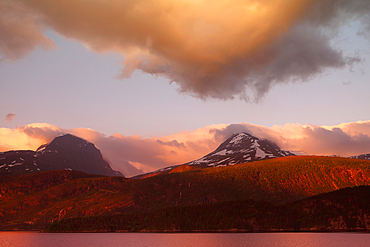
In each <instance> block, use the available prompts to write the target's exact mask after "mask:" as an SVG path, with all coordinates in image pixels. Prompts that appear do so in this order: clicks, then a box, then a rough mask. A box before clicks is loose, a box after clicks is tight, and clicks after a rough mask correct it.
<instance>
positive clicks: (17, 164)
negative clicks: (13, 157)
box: [9, 163, 23, 167]
mask: <svg viewBox="0 0 370 247" xmlns="http://www.w3.org/2000/svg"><path fill="white" fill-rule="evenodd" d="M20 165H23V163H15V164H13V163H12V164H10V165H9V167H13V166H20Z"/></svg>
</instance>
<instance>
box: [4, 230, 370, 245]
mask: <svg viewBox="0 0 370 247" xmlns="http://www.w3.org/2000/svg"><path fill="white" fill-rule="evenodd" d="M0 246H1V247H3V246H4V247H7V246H12V247H49V246H56V247H57V246H60V247H64V246H69V247H73V246H76V247H95V246H102V247H103V246H128V247H131V246H135V247H137V246H144V247H145V246H148V247H149V246H150V247H167V246H179V247H187V246H189V247H190V246H192V247H193V246H202V247H208V246H212V247H224V246H225V247H226V246H227V247H230V246H248V247H255V246H256V247H262V246H270V247H281V246H288V247H289V246H303V247H317V246H320V247H323V246H326V247H331V246H332V247H342V246H343V247H344V246H346V247H347V246H352V247H365V246H370V234H357V233H37V232H0Z"/></svg>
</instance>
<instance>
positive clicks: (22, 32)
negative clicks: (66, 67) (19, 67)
mask: <svg viewBox="0 0 370 247" xmlns="http://www.w3.org/2000/svg"><path fill="white" fill-rule="evenodd" d="M0 33H1V35H0V61H1V60H5V59H10V60H17V59H21V58H23V57H25V56H26V55H27V54H28V53H29V52H31V51H33V50H34V49H35V47H37V46H40V47H42V48H43V49H45V50H48V49H50V48H53V47H54V42H53V41H52V40H51V39H49V38H48V37H46V36H44V35H43V34H42V23H41V21H40V19H39V17H38V16H36V15H35V14H34V13H32V12H30V11H29V9H27V8H26V7H25V6H24V5H23V4H21V3H17V2H15V1H12V0H1V1H0Z"/></svg>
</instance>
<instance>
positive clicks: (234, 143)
mask: <svg viewBox="0 0 370 247" xmlns="http://www.w3.org/2000/svg"><path fill="white" fill-rule="evenodd" d="M293 155H294V154H293V153H291V152H289V151H283V150H281V149H280V148H279V147H278V146H277V145H276V144H275V143H273V142H270V141H268V140H265V139H263V140H261V139H258V138H257V137H255V136H252V135H251V134H248V133H244V132H241V133H236V134H233V135H232V136H231V137H229V138H228V139H227V140H226V141H224V142H223V143H222V144H221V145H220V146H219V147H218V148H217V149H216V150H215V151H213V152H212V153H209V154H207V155H206V156H204V157H202V158H200V159H198V160H194V161H192V162H189V163H187V164H186V165H200V166H211V167H217V166H227V165H235V164H241V163H247V162H253V161H258V160H264V159H272V158H277V157H285V156H293Z"/></svg>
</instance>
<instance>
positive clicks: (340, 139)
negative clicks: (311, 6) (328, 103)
mask: <svg viewBox="0 0 370 247" xmlns="http://www.w3.org/2000/svg"><path fill="white" fill-rule="evenodd" d="M238 132H246V133H249V134H252V135H254V136H256V137H258V138H260V139H261V138H263V139H267V140H269V141H272V142H274V143H276V144H277V145H278V146H279V147H280V148H281V149H282V150H286V151H291V152H303V153H306V154H307V155H326V156H331V155H337V156H342V157H349V156H357V155H361V154H367V153H370V120H368V121H357V122H350V123H342V124H339V125H334V126H316V125H302V124H298V123H295V124H285V125H284V126H280V125H274V126H272V127H265V126H261V125H255V124H250V123H237V124H217V125H209V126H204V127H202V128H199V129H196V130H194V131H184V132H179V133H174V134H171V135H168V136H158V137H152V138H142V137H140V136H138V135H133V136H124V135H122V134H119V133H115V134H113V135H111V136H107V135H105V134H104V133H101V132H99V131H97V130H93V129H89V128H74V129H64V128H60V127H57V126H54V125H51V124H46V123H35V124H28V125H25V126H22V127H18V128H14V129H11V128H4V127H3V128H0V143H1V144H0V152H4V151H9V150H36V149H37V148H38V147H39V146H41V145H42V144H44V143H48V142H50V141H52V140H53V139H54V138H55V137H57V136H59V135H60V134H72V135H75V136H78V137H80V138H83V139H85V140H87V141H89V142H92V143H94V144H95V145H96V146H97V147H98V148H99V149H100V150H101V152H102V154H103V156H104V158H105V159H106V160H107V161H108V162H109V163H110V165H111V167H112V168H113V169H114V170H118V171H120V172H122V173H123V174H125V176H134V175H137V174H140V173H146V172H151V171H154V170H158V169H161V168H164V167H168V166H171V165H178V164H183V163H187V162H190V161H193V160H196V159H199V158H201V157H203V156H204V155H206V154H208V153H210V152H212V151H214V150H215V149H216V148H217V147H218V146H219V145H220V144H221V143H222V142H223V141H225V140H226V139H227V138H229V137H230V136H231V135H232V134H234V133H238Z"/></svg>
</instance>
